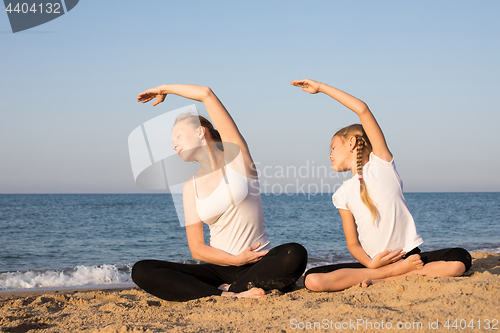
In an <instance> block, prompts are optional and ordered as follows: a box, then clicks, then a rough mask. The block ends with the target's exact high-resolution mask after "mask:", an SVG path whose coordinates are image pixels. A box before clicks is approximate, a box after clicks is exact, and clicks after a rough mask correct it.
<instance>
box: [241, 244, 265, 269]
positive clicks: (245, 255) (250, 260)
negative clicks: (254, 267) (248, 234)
mask: <svg viewBox="0 0 500 333" xmlns="http://www.w3.org/2000/svg"><path fill="white" fill-rule="evenodd" d="M259 246H260V243H257V244H254V245H252V246H249V247H247V248H246V249H244V250H243V252H241V253H240V254H238V255H237V256H236V262H235V266H243V265H246V264H254V263H256V262H257V261H259V260H260V259H262V257H263V256H265V255H266V254H267V252H269V251H259V252H254V251H253V250H256V249H258V248H259Z"/></svg>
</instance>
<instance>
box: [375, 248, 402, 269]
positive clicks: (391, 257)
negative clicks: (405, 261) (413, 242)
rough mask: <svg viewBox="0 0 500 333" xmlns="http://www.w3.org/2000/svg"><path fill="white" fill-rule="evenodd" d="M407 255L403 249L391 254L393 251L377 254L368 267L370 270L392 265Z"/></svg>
mask: <svg viewBox="0 0 500 333" xmlns="http://www.w3.org/2000/svg"><path fill="white" fill-rule="evenodd" d="M405 255H406V252H403V249H399V250H397V251H394V252H392V253H391V250H387V251H384V252H381V253H379V254H377V255H376V256H375V257H373V258H372V261H371V263H370V264H369V265H368V268H379V267H383V266H386V265H389V264H392V263H394V262H396V261H399V260H401V259H402V258H403V257H404V256H405Z"/></svg>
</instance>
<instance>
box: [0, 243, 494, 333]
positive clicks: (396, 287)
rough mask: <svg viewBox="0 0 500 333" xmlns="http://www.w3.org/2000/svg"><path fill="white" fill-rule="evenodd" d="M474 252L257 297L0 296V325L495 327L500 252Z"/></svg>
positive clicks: (126, 292)
mask: <svg viewBox="0 0 500 333" xmlns="http://www.w3.org/2000/svg"><path fill="white" fill-rule="evenodd" d="M472 257H473V266H472V269H471V270H470V271H469V272H467V274H466V275H464V276H461V277H456V278H429V277H425V276H419V275H411V276H407V277H402V278H399V279H396V280H393V281H388V282H381V283H378V284H375V285H373V286H370V287H368V288H361V287H360V286H354V287H352V288H349V289H347V290H344V291H342V292H335V293H315V292H310V291H308V290H306V289H304V287H303V283H302V281H301V280H299V282H298V283H297V288H296V289H295V290H294V291H292V292H289V293H286V294H283V293H280V292H278V291H271V292H269V293H268V294H266V295H265V296H263V297H261V298H259V299H255V300H253V299H234V298H225V297H206V298H202V299H199V300H193V301H189V302H167V301H163V300H160V299H158V298H156V297H154V296H151V295H149V294H147V293H146V292H144V291H142V290H140V289H138V288H137V287H134V288H128V289H109V290H72V291H68V290H65V291H59V292H52V293H46V294H43V295H41V294H40V293H38V294H36V293H33V294H29V293H27V294H26V293H24V294H15V293H14V294H4V295H2V294H0V331H1V332H107V333H115V332H264V331H265V332H280V333H281V332H297V331H309V332H311V331H313V332H381V331H386V330H389V329H393V330H396V331H400V332H489V331H493V332H495V331H497V330H498V329H500V323H498V321H499V320H500V313H499V310H500V280H499V275H500V254H495V253H484V252H477V253H474V254H472ZM455 320H456V321H455ZM447 326H448V327H447ZM495 328H496V330H495Z"/></svg>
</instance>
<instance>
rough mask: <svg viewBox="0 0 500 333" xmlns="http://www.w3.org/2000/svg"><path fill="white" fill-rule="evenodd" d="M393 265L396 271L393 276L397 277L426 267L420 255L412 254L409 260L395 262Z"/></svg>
mask: <svg viewBox="0 0 500 333" xmlns="http://www.w3.org/2000/svg"><path fill="white" fill-rule="evenodd" d="M392 265H393V268H394V270H393V272H392V274H391V276H397V275H402V274H406V273H408V272H411V271H413V270H415V269H420V268H422V267H424V262H423V261H422V260H421V259H420V255H418V254H412V255H411V256H409V257H408V258H406V259H404V260H399V261H398V262H395V263H394V264H392Z"/></svg>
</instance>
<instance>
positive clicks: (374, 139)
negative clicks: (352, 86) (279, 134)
mask: <svg viewBox="0 0 500 333" xmlns="http://www.w3.org/2000/svg"><path fill="white" fill-rule="evenodd" d="M291 84H292V85H294V86H296V87H302V90H303V91H306V92H308V93H311V94H316V93H318V92H322V93H324V94H327V95H328V96H330V97H332V98H333V99H335V100H336V101H338V102H339V103H340V104H342V105H344V106H345V107H347V108H349V109H351V110H352V111H353V112H354V113H356V114H357V115H358V117H359V120H360V121H361V125H362V126H363V129H364V130H365V132H366V135H367V136H368V139H369V140H370V142H371V145H372V148H373V153H374V154H375V155H376V156H378V157H380V158H381V159H383V160H385V161H387V162H390V161H392V154H391V152H390V151H389V148H388V147H387V143H386V141H385V137H384V133H383V132H382V129H380V126H379V125H378V123H377V120H376V119H375V117H374V116H373V114H372V113H371V111H370V109H369V108H368V106H367V105H366V104H365V103H364V102H363V101H361V100H359V99H357V98H356V97H354V96H351V95H349V94H348V93H346V92H343V91H342V90H339V89H337V88H334V87H331V86H329V85H327V84H325V83H320V82H316V81H314V80H310V79H305V80H296V81H292V82H291Z"/></svg>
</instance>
